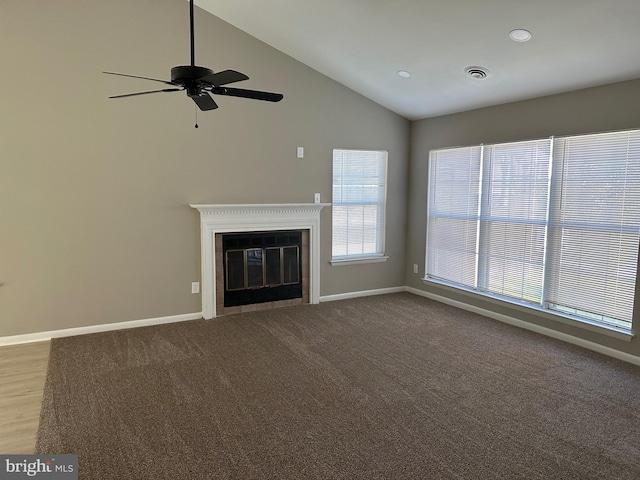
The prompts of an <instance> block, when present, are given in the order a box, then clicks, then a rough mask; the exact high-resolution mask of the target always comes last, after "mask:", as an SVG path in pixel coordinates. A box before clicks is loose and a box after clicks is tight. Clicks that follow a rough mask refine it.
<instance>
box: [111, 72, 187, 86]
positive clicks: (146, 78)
mask: <svg viewBox="0 0 640 480" xmlns="http://www.w3.org/2000/svg"><path fill="white" fill-rule="evenodd" d="M102 73H106V74H107V75H118V76H120V77H130V78H140V79H142V80H151V81H153V82H160V83H165V84H167V85H175V84H173V83H171V82H167V81H166V80H158V79H157V78H149V77H139V76H137V75H127V74H126V73H115V72H102Z"/></svg>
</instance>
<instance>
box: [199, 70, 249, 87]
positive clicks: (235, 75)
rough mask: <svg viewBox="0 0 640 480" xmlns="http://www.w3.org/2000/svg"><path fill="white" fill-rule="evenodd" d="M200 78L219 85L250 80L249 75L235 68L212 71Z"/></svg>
mask: <svg viewBox="0 0 640 480" xmlns="http://www.w3.org/2000/svg"><path fill="white" fill-rule="evenodd" d="M200 80H201V81H203V82H206V83H210V84H211V85H214V86H216V87H219V86H220V85H226V84H228V83H234V82H241V81H242V80H249V77H247V76H246V75H245V74H244V73H240V72H236V71H235V70H223V71H222V72H218V73H211V74H209V75H207V76H206V77H203V78H201V79H200Z"/></svg>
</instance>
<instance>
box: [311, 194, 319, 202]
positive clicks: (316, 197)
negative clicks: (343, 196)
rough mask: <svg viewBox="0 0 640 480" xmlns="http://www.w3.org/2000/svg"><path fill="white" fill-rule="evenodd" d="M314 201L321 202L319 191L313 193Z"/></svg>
mask: <svg viewBox="0 0 640 480" xmlns="http://www.w3.org/2000/svg"><path fill="white" fill-rule="evenodd" d="M313 203H320V194H319V193H314V194H313Z"/></svg>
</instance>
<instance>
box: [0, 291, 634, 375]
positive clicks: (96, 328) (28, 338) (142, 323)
mask: <svg viewBox="0 0 640 480" xmlns="http://www.w3.org/2000/svg"><path fill="white" fill-rule="evenodd" d="M399 292H409V293H412V294H414V295H419V296H422V297H426V298H430V299H431V300H435V301H437V302H441V303H446V304H447V305H451V306H454V307H458V308H461V309H462V310H467V311H470V312H474V313H477V314H479V315H483V316H485V317H489V318H493V319H494V320H498V321H500V322H504V323H508V324H509V325H514V326H516V327H520V328H524V329H526V330H531V331H533V332H536V333H540V334H542V335H546V336H548V337H552V338H555V339H558V340H562V341H564V342H567V343H571V344H573V345H578V346H580V347H584V348H586V349H588V350H593V351H594V352H598V353H602V354H603V355H607V356H609V357H613V358H617V359H618V360H622V361H624V362H628V363H632V364H634V365H638V366H640V357H638V356H635V355H631V354H629V353H625V352H621V351H619V350H616V349H614V348H610V347H605V346H604V345H600V344H598V343H595V342H590V341H588V340H583V339H582V338H578V337H574V336H573V335H568V334H566V333H562V332H558V331H556V330H552V329H550V328H546V327H542V326H540V325H536V324H534V323H529V322H525V321H523V320H518V319H517V318H514V317H510V316H508V315H503V314H500V313H495V312H492V311H490V310H485V309H484V308H480V307H475V306H473V305H468V304H466V303H463V302H458V301H456V300H451V299H449V298H447V297H443V296H440V295H435V294H433V293H429V292H425V291H422V290H418V289H417V288H413V287H406V286H402V287H390V288H378V289H375V290H361V291H357V292H348V293H338V294H334V295H324V296H321V297H320V302H331V301H335V300H345V299H348V298H357V297H368V296H371V295H383V294H387V293H399ZM200 318H202V312H197V313H187V314H183V315H172V316H168V317H158V318H148V319H144V320H133V321H129V322H119V323H107V324H102V325H90V326H87V327H76V328H67V329H63V330H52V331H49V332H37V333H27V334H24V335H12V336H6V337H0V346H6V345H18V344H21V343H35V342H42V341H46V340H51V339H52V338H58V337H70V336H74V335H85V334H87V333H98V332H108V331H112V330H121V329H125V328H136V327H146V326H150V325H161V324H164V323H174V322H184V321H187V320H198V319H200Z"/></svg>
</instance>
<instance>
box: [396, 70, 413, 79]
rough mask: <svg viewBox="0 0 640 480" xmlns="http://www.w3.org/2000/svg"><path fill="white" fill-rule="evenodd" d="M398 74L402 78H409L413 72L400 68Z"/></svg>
mask: <svg viewBox="0 0 640 480" xmlns="http://www.w3.org/2000/svg"><path fill="white" fill-rule="evenodd" d="M396 74H398V76H400V77H402V78H409V77H410V76H411V72H407V71H406V70H398V71H397V72H396Z"/></svg>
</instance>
